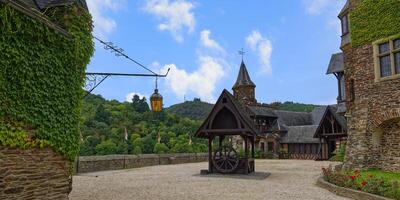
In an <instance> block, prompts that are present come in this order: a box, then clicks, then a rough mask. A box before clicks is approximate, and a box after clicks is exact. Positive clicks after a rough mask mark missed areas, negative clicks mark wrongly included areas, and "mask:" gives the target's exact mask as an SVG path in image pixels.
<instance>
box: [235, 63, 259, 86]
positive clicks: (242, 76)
mask: <svg viewBox="0 0 400 200" xmlns="http://www.w3.org/2000/svg"><path fill="white" fill-rule="evenodd" d="M239 86H253V87H256V85H255V84H254V83H253V81H251V79H250V75H249V72H247V68H246V65H245V64H244V62H243V60H242V63H241V64H240V69H239V74H238V76H237V79H236V83H235V85H233V88H236V87H239Z"/></svg>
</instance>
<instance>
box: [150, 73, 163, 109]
mask: <svg viewBox="0 0 400 200" xmlns="http://www.w3.org/2000/svg"><path fill="white" fill-rule="evenodd" d="M150 106H151V110H152V111H153V112H160V111H162V107H163V97H162V96H161V94H159V93H158V89H157V78H156V89H155V90H154V93H153V94H152V95H151V96H150Z"/></svg>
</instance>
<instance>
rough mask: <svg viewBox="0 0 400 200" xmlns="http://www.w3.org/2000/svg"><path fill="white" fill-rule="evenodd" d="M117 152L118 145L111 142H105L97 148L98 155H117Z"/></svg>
mask: <svg viewBox="0 0 400 200" xmlns="http://www.w3.org/2000/svg"><path fill="white" fill-rule="evenodd" d="M117 151H118V147H117V145H116V144H115V143H114V142H113V141H111V140H106V141H103V142H101V143H100V144H98V145H97V146H96V154H97V155H110V154H116V153H117Z"/></svg>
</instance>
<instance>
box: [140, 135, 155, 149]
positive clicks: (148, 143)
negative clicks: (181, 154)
mask: <svg viewBox="0 0 400 200" xmlns="http://www.w3.org/2000/svg"><path fill="white" fill-rule="evenodd" d="M155 144H156V141H155V140H154V139H153V138H152V137H151V135H147V136H146V137H144V138H143V148H142V152H143V153H153V149H154V145H155Z"/></svg>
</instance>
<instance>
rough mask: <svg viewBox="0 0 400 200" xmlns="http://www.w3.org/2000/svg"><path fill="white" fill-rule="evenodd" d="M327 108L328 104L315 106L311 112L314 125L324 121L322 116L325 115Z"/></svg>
mask: <svg viewBox="0 0 400 200" xmlns="http://www.w3.org/2000/svg"><path fill="white" fill-rule="evenodd" d="M327 108H328V106H319V107H316V108H314V110H313V111H312V112H311V117H312V120H313V125H319V123H320V122H321V121H322V118H323V117H324V114H325V112H326V109H327Z"/></svg>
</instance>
